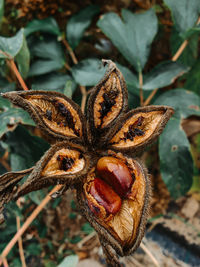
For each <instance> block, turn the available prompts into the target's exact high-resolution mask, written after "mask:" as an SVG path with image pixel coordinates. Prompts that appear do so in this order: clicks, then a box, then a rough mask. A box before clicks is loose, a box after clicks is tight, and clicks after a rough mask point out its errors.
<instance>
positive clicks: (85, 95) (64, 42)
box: [62, 39, 87, 113]
mask: <svg viewBox="0 0 200 267" xmlns="http://www.w3.org/2000/svg"><path fill="white" fill-rule="evenodd" d="M62 41H63V44H64V45H65V47H66V49H67V51H68V52H69V54H70V57H71V59H72V61H73V63H74V64H78V59H77V57H76V55H75V54H74V51H73V50H72V48H71V47H70V45H69V43H68V42H67V40H66V39H63V40H62ZM65 67H66V69H68V70H70V69H71V68H70V66H69V65H68V64H67V63H66V64H65ZM80 90H81V94H82V99H81V110H82V112H83V113H84V110H85V105H86V100H87V91H86V88H85V86H83V85H80Z"/></svg>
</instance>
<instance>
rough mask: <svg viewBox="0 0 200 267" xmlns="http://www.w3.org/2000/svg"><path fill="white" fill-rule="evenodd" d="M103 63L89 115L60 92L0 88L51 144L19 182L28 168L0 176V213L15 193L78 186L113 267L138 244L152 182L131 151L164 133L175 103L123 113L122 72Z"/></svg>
mask: <svg viewBox="0 0 200 267" xmlns="http://www.w3.org/2000/svg"><path fill="white" fill-rule="evenodd" d="M103 62H104V63H105V64H107V65H108V70H107V72H106V74H105V76H104V77H103V78H102V80H101V81H100V82H99V83H98V84H97V86H95V87H94V89H93V90H92V92H91V94H90V97H89V99H88V107H87V117H85V116H84V114H83V113H82V111H81V109H80V107H79V106H78V105H77V104H76V103H74V102H73V101H72V100H71V99H69V98H67V97H66V96H64V95H62V94H60V93H56V92H48V91H28V92H8V93H5V94H3V97H6V98H8V99H9V100H10V101H11V102H12V103H13V104H15V105H17V106H19V107H22V108H24V109H25V110H27V111H28V112H29V113H30V115H31V117H32V118H33V119H34V121H35V122H36V124H37V126H38V127H40V128H41V130H43V131H44V133H45V134H46V136H47V137H48V138H49V140H52V141H53V142H52V143H54V145H52V146H51V148H50V149H49V150H48V151H47V152H46V153H45V154H44V156H43V157H42V158H41V159H40V160H39V161H38V162H37V163H36V165H35V167H33V169H31V170H29V171H28V172H30V175H29V177H28V179H27V180H26V181H25V182H24V183H23V184H21V185H18V182H19V181H20V180H21V177H23V175H25V174H26V173H27V171H26V170H25V171H24V172H25V173H22V175H21V174H15V173H14V172H13V173H8V174H5V175H2V176H0V193H1V195H2V196H3V198H0V212H1V211H2V205H3V204H4V203H6V202H8V201H9V200H11V199H13V198H14V197H15V198H17V197H19V196H22V195H25V194H27V193H29V192H31V191H34V190H39V189H41V188H43V187H46V186H49V185H57V184H63V185H64V189H65V190H66V189H67V188H69V187H71V188H75V189H76V190H77V199H78V205H79V206H80V209H81V211H82V213H83V215H84V216H85V217H86V218H87V220H88V221H89V222H90V223H91V225H92V226H93V227H94V228H95V230H96V231H97V233H98V235H99V238H100V242H101V244H102V247H103V251H104V253H105V255H106V260H107V262H108V263H109V264H110V266H115V267H116V266H120V264H119V261H118V256H125V255H129V254H131V253H133V252H134V251H135V249H136V248H137V247H138V246H139V244H140V241H141V239H142V237H143V235H144V229H145V224H146V220H147V216H148V209H149V197H150V195H151V189H150V184H149V183H150V182H149V179H148V175H147V172H146V169H145V168H144V166H143V164H142V163H141V162H140V161H139V160H138V159H136V158H134V157H135V156H136V154H137V152H138V151H140V150H141V149H145V148H146V146H147V145H148V144H150V143H152V142H153V141H155V140H156V138H157V137H158V136H159V135H160V134H161V132H162V130H163V129H164V127H165V125H166V123H167V121H168V120H169V118H170V117H171V115H172V114H173V109H172V108H171V107H167V106H148V107H140V108H137V109H135V110H131V111H129V112H128V93H127V89H126V84H125V81H124V78H123V76H122V74H121V72H120V70H119V69H118V68H117V67H116V65H115V64H114V63H113V62H112V61H110V60H104V61H103ZM109 149H110V150H109ZM4 182H6V185H7V186H6V187H5V188H4V187H3V185H4ZM1 185H2V187H1ZM16 185H17V186H18V187H17V188H15V186H16ZM60 193H61V192H60ZM60 193H59V194H57V195H60Z"/></svg>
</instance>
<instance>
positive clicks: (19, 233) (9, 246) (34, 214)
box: [0, 185, 63, 265]
mask: <svg viewBox="0 0 200 267" xmlns="http://www.w3.org/2000/svg"><path fill="white" fill-rule="evenodd" d="M62 186H63V185H56V186H55V187H54V188H53V189H52V190H51V192H50V193H49V194H48V195H47V196H46V197H45V198H44V199H43V200H42V202H41V203H40V205H38V206H37V208H36V209H35V210H34V211H33V212H32V213H31V215H30V216H29V217H28V218H27V219H26V221H25V223H24V224H23V225H22V227H21V228H20V229H19V230H18V231H17V233H16V234H15V235H14V236H13V238H12V239H11V240H10V242H9V243H8V244H7V246H6V247H5V249H4V250H3V252H2V253H1V255H0V265H1V264H2V263H3V259H5V258H6V257H7V255H8V253H9V252H10V250H11V249H12V247H13V246H14V245H15V244H16V242H17V241H18V239H19V238H20V237H21V236H22V235H23V233H24V232H25V231H26V229H27V228H28V226H29V225H30V224H31V223H32V221H33V220H34V219H35V218H36V217H37V216H38V214H39V213H40V212H41V210H42V209H43V208H44V207H45V206H46V205H47V203H48V202H49V201H50V200H51V195H52V194H53V193H54V192H56V191H58V190H59V189H61V188H62Z"/></svg>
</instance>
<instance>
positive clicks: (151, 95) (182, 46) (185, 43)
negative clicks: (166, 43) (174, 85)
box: [144, 17, 200, 106]
mask: <svg viewBox="0 0 200 267" xmlns="http://www.w3.org/2000/svg"><path fill="white" fill-rule="evenodd" d="M199 23H200V17H199V18H198V20H197V23H196V25H198V24H199ZM187 45H188V40H185V41H183V42H182V44H181V45H180V47H179V48H178V50H177V51H176V53H175V55H174V56H173V57H172V59H171V60H172V61H176V60H177V59H178V58H179V57H180V56H181V54H182V53H183V51H184V49H185V48H186V46H187ZM157 91H158V88H156V89H154V90H153V91H152V92H151V94H150V95H149V96H148V98H147V99H146V101H145V102H144V106H147V105H149V103H150V102H151V100H152V98H153V97H154V95H155V94H156V93H157Z"/></svg>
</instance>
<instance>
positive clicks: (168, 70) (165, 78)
mask: <svg viewBox="0 0 200 267" xmlns="http://www.w3.org/2000/svg"><path fill="white" fill-rule="evenodd" d="M188 70H189V68H188V67H185V66H183V65H181V64H180V63H178V62H173V61H167V62H163V63H161V64H159V65H158V66H156V67H155V68H154V69H153V70H152V71H151V72H150V73H148V74H147V75H145V76H144V83H143V87H142V88H143V89H144V90H152V89H155V88H162V87H165V86H167V85H170V84H172V83H173V82H174V80H175V79H176V78H178V77H179V76H181V75H182V74H184V73H185V72H187V71H188Z"/></svg>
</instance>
